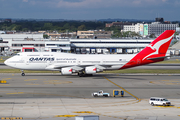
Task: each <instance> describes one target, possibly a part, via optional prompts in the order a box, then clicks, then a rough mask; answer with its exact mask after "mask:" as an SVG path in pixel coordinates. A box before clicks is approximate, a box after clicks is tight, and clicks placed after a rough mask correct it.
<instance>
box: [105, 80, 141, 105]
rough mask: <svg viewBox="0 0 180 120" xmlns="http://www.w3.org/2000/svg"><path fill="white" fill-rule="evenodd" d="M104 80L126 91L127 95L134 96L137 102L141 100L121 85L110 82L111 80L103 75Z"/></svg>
mask: <svg viewBox="0 0 180 120" xmlns="http://www.w3.org/2000/svg"><path fill="white" fill-rule="evenodd" d="M103 77H104V76H103ZM104 78H105V79H106V80H108V81H109V82H111V83H112V84H114V85H116V86H117V87H119V88H121V89H122V90H124V91H125V92H126V93H128V94H129V95H131V96H133V97H134V98H136V100H138V101H139V102H140V101H141V99H139V98H138V97H136V96H135V95H133V94H132V93H130V92H128V91H127V90H126V89H124V88H123V87H121V86H119V85H118V84H116V83H114V82H112V81H111V80H109V79H108V78H106V77H104Z"/></svg>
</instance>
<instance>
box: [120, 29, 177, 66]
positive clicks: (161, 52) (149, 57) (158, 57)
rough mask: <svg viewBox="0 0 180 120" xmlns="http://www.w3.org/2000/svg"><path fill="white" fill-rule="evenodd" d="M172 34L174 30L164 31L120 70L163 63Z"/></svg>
mask: <svg viewBox="0 0 180 120" xmlns="http://www.w3.org/2000/svg"><path fill="white" fill-rule="evenodd" d="M174 33H175V30H166V31H165V32H164V33H162V34H161V35H160V36H159V37H158V38H156V39H155V40H154V41H152V42H151V43H150V44H149V45H148V46H147V47H145V48H144V49H143V50H142V51H141V52H139V53H138V54H137V55H136V56H135V57H134V58H132V59H131V60H130V61H129V62H128V63H126V64H125V65H124V66H123V67H122V68H121V69H124V68H129V67H134V66H139V65H144V64H149V63H153V62H159V61H163V60H164V58H165V57H166V52H167V50H168V47H169V45H170V43H171V40H172V38H173V35H174ZM139 60H141V63H140V64H139V62H137V61H139ZM132 61H133V62H132ZM137 63H138V64H137Z"/></svg>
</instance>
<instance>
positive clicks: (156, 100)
mask: <svg viewBox="0 0 180 120" xmlns="http://www.w3.org/2000/svg"><path fill="white" fill-rule="evenodd" d="M149 104H151V105H152V106H154V105H163V106H170V105H171V102H170V101H168V100H167V99H165V98H158V97H151V98H150V99H149Z"/></svg>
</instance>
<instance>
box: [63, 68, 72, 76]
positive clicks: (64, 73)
mask: <svg viewBox="0 0 180 120" xmlns="http://www.w3.org/2000/svg"><path fill="white" fill-rule="evenodd" d="M61 74H62V75H71V74H72V68H61Z"/></svg>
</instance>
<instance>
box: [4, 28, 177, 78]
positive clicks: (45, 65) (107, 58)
mask: <svg viewBox="0 0 180 120" xmlns="http://www.w3.org/2000/svg"><path fill="white" fill-rule="evenodd" d="M174 33H175V31H174V30H166V31H165V32H164V33H162V34H161V35H160V36H159V37H158V38H156V39H155V40H154V41H152V42H151V43H150V44H149V45H148V46H147V47H145V48H144V49H143V50H142V51H141V52H139V53H137V54H71V53H58V52H57V53H56V52H21V53H18V54H17V55H15V56H13V57H11V58H9V59H7V60H6V61H5V62H4V63H5V64H6V65H8V66H10V67H13V68H17V69H20V70H21V71H22V74H21V75H22V76H24V75H25V73H24V72H23V70H56V71H60V72H61V74H63V75H71V74H73V73H78V75H79V76H80V77H82V76H85V75H88V74H95V73H97V72H101V71H104V70H121V69H126V68H131V67H135V66H140V65H145V64H150V63H155V62H160V61H163V60H167V59H168V58H170V55H168V54H167V50H168V47H169V45H170V43H171V40H172V38H173V35H174Z"/></svg>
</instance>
